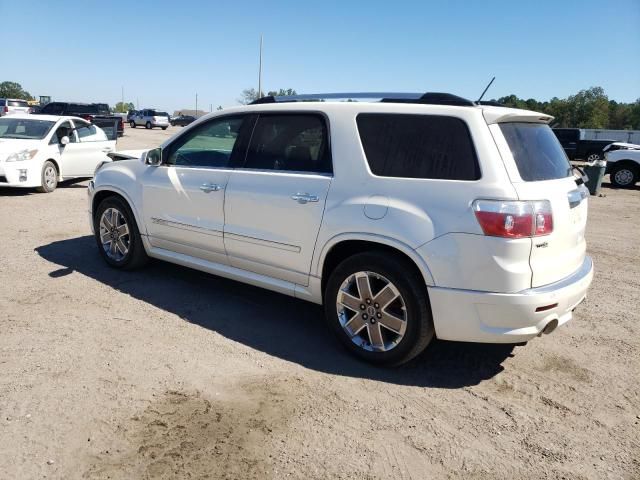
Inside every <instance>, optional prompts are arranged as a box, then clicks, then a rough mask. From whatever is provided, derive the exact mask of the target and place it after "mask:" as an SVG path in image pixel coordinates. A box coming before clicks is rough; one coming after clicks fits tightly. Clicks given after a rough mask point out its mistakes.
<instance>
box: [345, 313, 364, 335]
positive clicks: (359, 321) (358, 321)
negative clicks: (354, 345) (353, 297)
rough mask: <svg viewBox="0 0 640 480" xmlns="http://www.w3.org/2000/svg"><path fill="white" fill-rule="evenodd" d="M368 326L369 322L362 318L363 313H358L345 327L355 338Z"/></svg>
mask: <svg viewBox="0 0 640 480" xmlns="http://www.w3.org/2000/svg"><path fill="white" fill-rule="evenodd" d="M366 326H367V322H366V321H365V320H364V319H363V318H362V315H360V314H356V315H354V316H353V318H352V319H351V320H349V321H348V322H347V323H346V324H345V326H344V328H345V329H346V330H347V332H348V333H349V336H350V337H351V338H353V337H355V336H356V335H357V334H358V333H360V332H361V331H362V329H363V328H364V327H366Z"/></svg>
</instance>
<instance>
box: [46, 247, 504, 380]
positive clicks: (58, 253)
mask: <svg viewBox="0 0 640 480" xmlns="http://www.w3.org/2000/svg"><path fill="white" fill-rule="evenodd" d="M36 251H37V253H38V254H39V255H40V256H41V257H42V258H44V259H46V260H48V261H50V262H52V263H54V264H56V265H58V266H59V268H58V267H54V268H52V270H51V272H50V273H49V276H50V277H51V278H54V279H55V278H60V277H63V276H66V275H69V274H72V273H73V272H78V273H81V274H83V275H86V276H88V277H90V278H92V279H94V280H97V281H99V282H102V283H104V284H105V285H108V286H110V287H112V288H114V289H116V290H118V291H120V292H122V293H125V294H127V295H131V296H132V297H134V298H137V299H139V300H142V301H144V302H147V303H149V304H151V305H154V306H156V307H158V308H161V309H163V310H166V311H168V312H171V313H173V314H175V315H178V316H179V317H180V318H182V319H183V320H185V321H187V322H190V323H194V324H197V325H200V326H202V327H204V328H206V329H209V330H212V331H215V332H218V333H219V334H221V335H224V336H225V337H227V338H229V339H231V340H234V341H236V342H240V343H243V344H244V345H247V346H249V347H251V348H253V349H256V350H260V351H262V352H265V353H267V354H269V355H274V356H276V357H279V358H281V359H284V360H287V361H290V362H294V363H298V364H300V365H302V366H304V367H306V368H310V369H313V370H317V371H321V372H326V373H331V374H336V375H344V376H350V377H357V378H369V379H373V380H378V381H383V382H389V383H393V384H402V385H414V386H423V387H436V388H460V387H464V386H469V385H476V384H478V383H479V382H481V381H482V380H486V379H489V378H491V377H493V376H495V375H496V374H498V373H499V372H501V371H502V370H503V367H502V362H503V361H504V360H505V359H506V358H508V357H509V356H512V352H513V349H514V346H513V345H483V344H469V343H455V342H444V341H434V342H433V343H432V344H431V345H430V346H429V348H428V349H427V351H426V352H425V353H424V354H422V355H421V356H419V357H418V358H416V359H414V360H413V361H411V362H410V363H408V364H405V365H403V366H401V367H399V368H380V367H374V366H371V365H368V364H366V363H364V362H362V361H359V360H358V359H356V358H354V357H352V356H351V355H350V354H349V353H347V352H346V351H345V350H344V349H343V348H342V346H341V345H340V344H339V343H338V341H337V340H336V339H334V337H333V336H332V334H331V333H330V332H329V330H328V329H327V328H326V326H325V324H324V321H323V311H322V308H321V307H320V306H318V305H314V304H311V303H308V302H304V301H302V300H297V299H294V298H291V297H288V296H285V295H280V294H277V293H273V292H270V291H267V290H264V289H261V288H257V287H252V286H249V285H245V284H243V283H239V282H235V281H232V280H227V279H223V278H220V277H216V276H214V275H209V274H206V273H203V272H198V271H195V270H192V269H188V268H185V267H181V266H177V265H172V264H169V263H165V262H161V261H154V262H152V263H150V264H149V265H148V266H147V267H145V268H143V269H140V270H137V271H133V272H122V271H119V270H115V269H113V268H110V267H108V266H107V265H106V263H105V262H104V261H103V260H102V258H101V257H100V255H99V253H98V251H97V246H96V244H95V241H94V239H93V237H91V236H84V237H78V238H72V239H69V240H62V241H57V242H53V243H50V244H48V245H44V246H41V247H38V248H36Z"/></svg>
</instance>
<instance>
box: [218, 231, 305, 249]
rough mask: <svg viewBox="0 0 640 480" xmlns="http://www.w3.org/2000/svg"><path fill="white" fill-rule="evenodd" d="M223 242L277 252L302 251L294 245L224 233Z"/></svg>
mask: <svg viewBox="0 0 640 480" xmlns="http://www.w3.org/2000/svg"><path fill="white" fill-rule="evenodd" d="M224 237H225V240H226V239H227V238H228V239H229V240H236V241H238V242H244V243H252V244H254V245H260V246H262V247H270V248H276V249H278V250H286V251H287V252H294V253H300V251H301V250H302V249H301V248H300V247H298V246H296V245H289V244H288V243H279V242H272V241H271V240H263V239H261V238H255V237H249V236H247V235H238V234H237V233H229V232H225V234H224Z"/></svg>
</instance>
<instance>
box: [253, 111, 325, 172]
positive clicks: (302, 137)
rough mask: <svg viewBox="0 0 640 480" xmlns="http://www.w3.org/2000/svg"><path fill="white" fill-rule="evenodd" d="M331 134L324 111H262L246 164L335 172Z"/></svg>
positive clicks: (261, 167) (264, 168)
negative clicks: (274, 112) (288, 112)
mask: <svg viewBox="0 0 640 480" xmlns="http://www.w3.org/2000/svg"><path fill="white" fill-rule="evenodd" d="M328 137H329V136H328V132H327V127H326V123H325V121H324V118H323V117H322V116H321V115H317V114H297V113H296V114H288V115H280V114H266V115H265V114H263V115H260V117H259V118H258V122H257V124H256V126H255V128H254V131H253V136H252V137H251V144H250V145H249V151H248V153H247V159H246V162H245V165H244V167H245V168H255V169H260V170H285V171H292V172H312V173H331V172H332V171H333V169H332V165H331V154H330V152H329V141H328Z"/></svg>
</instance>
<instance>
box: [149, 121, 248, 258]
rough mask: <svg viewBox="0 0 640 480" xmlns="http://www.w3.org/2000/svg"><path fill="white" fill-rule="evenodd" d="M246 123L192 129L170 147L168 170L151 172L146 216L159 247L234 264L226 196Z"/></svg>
mask: <svg viewBox="0 0 640 480" xmlns="http://www.w3.org/2000/svg"><path fill="white" fill-rule="evenodd" d="M243 118H244V117H243V116H237V115H236V116H227V117H218V118H214V119H211V120H209V121H208V122H205V123H202V124H200V125H198V126H196V127H194V128H191V129H189V130H187V131H186V132H184V133H183V134H182V135H180V136H179V137H177V138H176V139H175V140H174V141H173V142H172V143H171V144H169V145H168V146H167V147H165V149H164V150H163V154H162V157H163V164H162V165H160V166H157V167H148V168H147V171H146V172H145V174H144V175H143V177H142V190H143V204H144V213H143V215H144V222H145V225H146V227H147V233H148V235H149V241H150V243H151V245H152V246H153V247H156V248H163V249H165V250H170V251H172V252H177V253H182V254H185V255H190V256H192V257H199V258H202V259H204V260H208V261H212V262H216V263H221V264H225V265H226V264H228V262H227V255H226V252H225V250H224V241H223V238H222V236H223V228H224V196H225V190H226V187H227V183H228V180H229V175H230V173H231V171H232V170H231V168H230V166H231V162H232V161H233V159H234V158H235V156H236V155H240V153H239V150H238V146H237V145H236V144H237V143H238V142H237V140H238V136H239V132H240V128H241V126H242V123H243ZM242 156H243V154H242Z"/></svg>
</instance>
